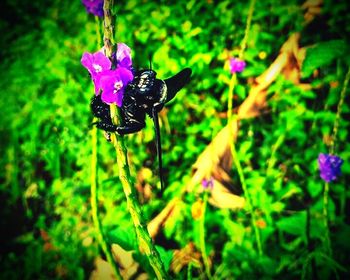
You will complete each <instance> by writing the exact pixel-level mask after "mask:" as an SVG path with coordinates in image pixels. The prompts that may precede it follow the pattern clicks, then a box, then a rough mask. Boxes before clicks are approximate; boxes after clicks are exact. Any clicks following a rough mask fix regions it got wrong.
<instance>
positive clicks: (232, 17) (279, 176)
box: [0, 0, 350, 279]
mask: <svg viewBox="0 0 350 280" xmlns="http://www.w3.org/2000/svg"><path fill="white" fill-rule="evenodd" d="M115 2H116V12H117V15H118V16H117V41H119V42H125V43H126V44H127V45H129V46H130V47H131V49H132V51H133V53H132V55H133V63H134V66H135V67H136V68H139V67H147V66H148V63H149V62H148V56H149V55H150V54H151V55H152V64H153V68H154V69H155V70H156V71H157V73H158V76H159V77H161V78H166V77H169V76H171V75H172V74H174V73H175V72H177V71H179V70H180V69H182V68H184V67H186V66H187V67H191V68H192V71H193V76H192V80H191V83H190V84H189V85H188V86H186V88H185V89H183V90H182V91H181V92H180V93H178V95H177V96H176V98H175V99H174V101H172V102H171V103H170V104H168V105H167V109H166V110H165V113H162V114H161V130H162V146H163V162H164V168H165V170H164V171H165V178H166V185H167V189H166V191H165V193H164V194H163V196H162V197H159V196H157V194H156V192H154V193H152V198H151V199H150V200H147V199H146V198H144V197H140V199H141V201H143V203H144V205H143V210H144V215H145V217H146V218H147V219H148V220H150V219H151V218H153V217H154V216H155V215H157V214H158V213H159V212H160V211H161V210H162V209H163V208H164V207H165V206H166V204H167V202H168V201H169V200H170V199H172V198H173V197H176V196H178V195H179V193H180V192H181V189H182V188H183V186H184V185H185V184H186V182H188V180H189V178H190V176H191V166H192V164H193V163H194V162H195V161H196V159H197V157H198V156H199V155H200V153H201V152H202V151H203V150H204V149H205V147H206V146H207V145H208V144H209V143H210V141H211V139H212V138H213V136H215V135H216V134H217V133H218V132H219V131H220V130H221V129H222V128H223V127H224V126H225V124H226V121H227V120H226V119H225V118H223V117H221V116H222V114H221V113H223V112H226V110H227V98H228V92H227V91H228V85H227V81H228V80H229V79H230V73H229V71H228V70H227V69H226V68H225V67H224V65H225V63H226V61H227V58H228V55H229V54H230V55H237V54H238V51H239V46H240V42H241V40H242V38H243V36H244V28H245V21H246V17H247V12H248V8H249V3H248V2H247V3H245V2H243V1H209V0H208V1H194V0H189V1H176V3H175V2H173V3H170V4H169V3H167V1H136V0H135V1H125V2H124V3H120V2H119V1H115ZM324 2H325V3H324V4H323V5H322V12H321V14H318V15H316V16H315V19H314V20H313V21H312V22H311V23H309V24H305V22H304V18H303V15H304V13H305V9H302V8H301V5H302V3H301V2H300V1H296V0H292V1H277V0H270V1H257V3H256V7H255V11H254V14H253V22H252V27H251V30H250V33H249V34H250V35H249V38H248V45H247V50H246V52H245V54H244V59H245V60H246V62H247V65H248V66H247V68H246V70H245V71H244V72H243V73H242V74H241V75H239V76H238V80H239V85H238V86H236V88H235V95H236V96H237V98H236V99H235V101H234V102H235V105H237V104H241V103H242V102H243V100H244V99H245V98H246V97H247V95H248V92H249V88H250V86H251V82H250V79H251V78H254V77H256V76H258V75H260V74H261V73H263V72H264V70H266V69H267V68H268V67H269V65H270V64H271V63H272V62H273V60H274V59H275V58H276V56H277V55H278V52H279V50H280V47H281V46H282V45H283V43H284V42H285V41H286V40H287V38H288V37H289V35H290V34H292V33H294V32H301V45H302V46H312V47H310V48H308V49H307V53H306V58H305V62H304V64H303V68H302V69H301V73H302V82H304V83H310V84H311V85H312V89H310V90H303V89H301V88H300V87H298V86H296V85H294V84H292V83H291V82H290V81H287V80H285V78H283V77H279V78H278V79H277V80H276V82H274V83H273V84H272V85H271V86H270V88H269V90H268V91H269V96H275V98H271V99H270V100H269V108H270V110H269V113H268V114H265V115H262V116H259V117H258V118H254V119H247V120H244V121H242V122H241V126H240V130H239V135H238V142H237V149H238V153H239V155H240V159H241V162H242V164H243V167H244V172H245V176H246V179H247V185H248V188H249V191H250V194H251V196H252V198H253V204H254V206H255V209H256V214H257V216H258V217H259V219H260V220H261V221H264V222H263V223H262V224H261V228H260V231H261V234H262V241H263V251H264V254H263V256H258V255H257V253H256V250H255V249H254V248H255V239H254V234H253V230H252V227H251V225H250V217H249V216H250V214H249V213H247V212H246V211H244V210H237V211H230V210H228V209H219V208H215V207H213V206H209V208H208V209H207V216H206V242H207V244H206V248H207V253H208V255H209V256H210V257H211V265H212V273H213V274H214V278H215V277H216V278H215V279H300V278H301V275H303V274H304V275H307V277H309V278H310V277H311V272H310V271H311V268H312V269H313V270H316V272H314V273H317V275H318V277H319V279H334V278H333V277H334V275H335V274H334V273H335V271H336V273H338V274H339V277H341V279H345V278H346V277H349V276H350V274H349V271H348V270H346V269H348V268H349V265H350V263H349V258H348V256H349V253H350V251H349V249H350V243H349V241H348V237H349V233H350V225H349V224H350V219H349V215H348V213H349V209H350V208H349V205H350V204H349V196H350V193H349V190H348V189H346V183H347V182H349V175H350V164H349V158H350V145H349V142H348V139H349V127H350V124H349V118H348V117H349V104H350V102H349V95H348V94H347V95H346V100H345V103H344V105H343V107H342V110H343V111H342V113H343V114H342V117H341V120H340V126H339V132H338V141H337V143H336V151H337V154H338V155H339V156H340V157H342V158H343V160H344V164H343V168H342V173H343V174H342V176H341V177H340V179H339V180H338V181H337V182H335V183H332V184H331V190H330V201H329V203H330V207H329V218H330V229H331V240H332V244H333V253H334V255H333V258H334V260H332V259H330V258H329V257H327V256H324V255H322V252H323V239H324V228H323V218H322V205H323V204H322V203H323V202H322V201H323V186H324V185H323V182H322V180H321V179H320V178H319V175H318V168H317V156H318V154H319V153H320V152H323V153H326V152H327V151H328V148H329V137H330V135H331V134H332V129H333V124H334V120H335V116H336V110H337V104H338V101H339V96H340V91H341V88H342V83H343V81H344V77H345V74H346V72H347V68H348V67H349V61H350V60H349V47H348V46H349V37H348V34H349V32H350V30H349V28H350V26H349V24H347V23H348V22H349V14H348V13H347V11H348V10H349V4H347V2H346V1H342V2H337V3H332V1H330V0H329V1H324ZM0 5H1V9H0V10H1V19H0V30H1V34H2V36H1V40H0V44H1V45H0V47H1V51H0V59H1V65H0V69H1V73H2V78H1V79H0V89H1V100H0V112H1V121H0V137H1V145H0V153H1V155H2V157H1V158H0V166H1V169H0V183H1V186H0V201H1V204H2V207H1V210H0V213H1V224H0V228H1V231H2V240H1V256H0V263H1V265H0V266H1V268H0V278H1V279H87V278H88V277H89V275H90V274H91V272H92V270H93V269H94V259H95V258H96V257H97V256H99V255H100V254H101V253H100V251H99V249H98V244H97V241H96V239H95V232H94V228H93V224H92V220H91V209H90V181H89V180H90V179H89V174H90V156H91V137H90V129H91V122H92V115H91V113H90V109H89V102H90V98H91V96H92V94H93V85H92V83H91V81H90V78H89V75H88V73H87V71H86V70H85V69H84V68H83V67H82V66H81V64H80V58H81V55H82V53H83V52H84V51H89V52H95V51H96V50H98V49H99V48H100V47H102V46H98V43H97V42H98V41H97V37H98V36H97V34H96V32H97V30H98V28H97V29H96V21H95V19H94V17H93V16H92V15H88V14H86V12H85V9H84V7H83V6H82V4H81V3H80V1H58V0H56V1H50V2H48V1H43V0H37V1H29V0H26V1H23V0H22V1H19V0H16V1H15V0H11V1H10V0H8V1H3V2H2V3H1V4H0ZM262 54H263V55H262ZM316 72H317V75H316V74H315V73H316ZM102 135H103V134H102V132H99V138H100V143H99V166H98V172H99V183H100V185H99V210H100V217H101V221H102V224H103V227H104V229H105V231H106V232H107V233H108V234H107V236H108V241H109V242H110V244H112V243H117V244H119V245H120V246H121V247H123V248H124V249H125V250H131V249H136V243H135V242H136V241H135V239H134V238H133V236H132V235H131V234H130V232H131V228H132V224H131V221H130V217H129V213H128V212H127V211H126V203H125V200H124V193H123V191H122V187H121V185H120V182H119V180H118V176H117V174H116V159H115V152H114V150H113V147H112V145H110V144H109V143H108V142H106V141H104V138H103V136H102ZM127 146H128V150H129V157H130V162H131V172H132V174H133V176H134V177H135V178H139V177H138V174H140V173H141V171H144V170H145V169H147V170H148V169H151V170H157V157H156V152H155V143H154V133H153V126H152V122H151V121H150V120H147V126H146V128H145V129H144V130H143V131H142V132H140V133H138V134H135V135H130V136H127ZM272 151H273V152H272ZM231 176H232V182H233V184H234V185H235V186H236V188H239V187H240V183H239V178H238V176H237V173H236V171H235V170H234V168H232V172H231ZM145 183H147V184H150V185H152V186H154V188H153V190H155V189H156V188H155V186H156V185H157V183H158V176H157V172H154V173H153V174H152V175H151V176H146V177H145V178H144V181H143V184H145ZM140 196H141V194H140ZM196 200H197V195H196V194H186V197H185V199H184V201H183V202H181V203H182V204H181V207H180V209H181V211H179V212H178V213H174V215H173V217H172V218H171V220H170V221H169V222H168V223H167V224H166V227H165V228H164V232H163V233H162V237H161V238H159V240H158V239H157V240H156V242H157V244H158V245H159V246H158V249H159V251H160V253H161V256H162V258H163V261H164V262H165V263H166V267H169V265H170V262H171V258H172V252H173V251H174V250H175V249H181V248H184V247H185V246H187V245H188V244H189V243H190V242H194V244H195V245H196V248H197V251H198V250H199V245H198V244H199V241H198V235H199V234H198V225H197V222H196V221H194V220H193V217H192V215H191V206H192V204H193V203H194V202H195V201H196ZM135 258H136V259H137V260H138V261H139V262H140V263H141V264H144V265H142V267H143V268H144V269H145V270H146V271H148V270H149V267H148V266H147V262H145V260H142V258H141V257H140V256H138V257H135ZM344 268H346V269H344ZM148 272H149V271H148ZM149 273H151V272H149ZM191 273H192V277H193V279H197V278H198V279H199V277H200V275H201V273H203V271H201V270H200V269H199V268H198V267H196V266H193V267H192V270H191ZM187 275H188V268H183V269H182V270H181V271H180V272H179V273H178V274H177V275H176V276H175V275H173V276H174V277H176V278H177V279H186V277H187ZM203 275H204V274H203ZM343 277H344V278H343Z"/></svg>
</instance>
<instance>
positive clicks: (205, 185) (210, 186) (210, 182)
mask: <svg viewBox="0 0 350 280" xmlns="http://www.w3.org/2000/svg"><path fill="white" fill-rule="evenodd" d="M202 187H203V189H204V190H207V189H210V190H212V189H213V187H214V179H213V177H210V178H209V179H208V180H207V179H205V178H204V179H203V180H202Z"/></svg>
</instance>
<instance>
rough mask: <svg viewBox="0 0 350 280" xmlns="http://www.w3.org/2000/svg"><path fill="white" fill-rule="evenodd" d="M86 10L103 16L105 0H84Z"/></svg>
mask: <svg viewBox="0 0 350 280" xmlns="http://www.w3.org/2000/svg"><path fill="white" fill-rule="evenodd" d="M81 2H82V3H83V5H84V6H85V8H86V11H87V12H88V13H90V14H93V15H95V16H98V17H103V0H82V1H81Z"/></svg>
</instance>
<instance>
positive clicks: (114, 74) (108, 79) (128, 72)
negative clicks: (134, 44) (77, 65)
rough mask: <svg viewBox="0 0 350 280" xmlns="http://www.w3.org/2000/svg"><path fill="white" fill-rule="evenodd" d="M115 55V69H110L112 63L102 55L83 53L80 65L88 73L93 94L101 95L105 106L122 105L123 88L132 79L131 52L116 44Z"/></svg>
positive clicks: (122, 45) (100, 53)
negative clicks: (93, 89)
mask: <svg viewBox="0 0 350 280" xmlns="http://www.w3.org/2000/svg"><path fill="white" fill-rule="evenodd" d="M117 46H118V48H117V49H118V50H117V54H116V61H117V67H116V68H115V69H111V67H112V63H111V61H110V60H109V59H108V57H106V56H105V55H104V53H103V49H102V50H100V51H98V52H96V53H93V54H91V53H88V52H85V53H84V54H83V56H82V58H81V64H82V65H83V66H84V67H85V68H86V69H87V70H88V71H89V73H90V75H91V79H92V81H93V83H94V86H95V94H96V95H99V94H100V91H102V93H101V99H102V101H103V102H105V103H107V104H116V105H117V106H119V107H120V106H121V105H122V101H123V96H124V90H125V87H126V86H127V85H128V83H129V82H131V81H132V80H133V78H134V75H133V73H132V61H131V50H130V48H129V47H128V46H127V45H125V44H124V43H118V45H117Z"/></svg>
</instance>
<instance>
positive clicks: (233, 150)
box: [227, 0, 263, 255]
mask: <svg viewBox="0 0 350 280" xmlns="http://www.w3.org/2000/svg"><path fill="white" fill-rule="evenodd" d="M255 2H256V0H251V1H250V6H249V12H248V17H247V23H246V28H245V32H244V38H243V40H242V42H241V49H240V53H239V58H240V59H242V57H243V54H244V50H245V48H246V46H247V40H248V34H249V30H250V26H251V21H252V18H253V11H254V6H255ZM236 83H237V76H236V74H235V73H234V74H232V77H231V80H230V85H229V94H228V106H227V107H228V112H227V119H228V125H229V135H230V139H231V141H230V149H231V154H232V158H233V162H234V164H235V167H236V169H237V172H238V175H239V179H240V181H241V184H242V188H243V192H244V195H245V198H246V201H247V208H248V211H249V212H250V213H251V223H252V226H253V229H254V233H255V238H256V242H257V247H258V253H259V255H262V253H263V251H262V245H261V238H260V232H259V229H258V227H257V225H256V217H255V213H254V207H253V204H252V201H251V198H250V195H249V192H248V188H247V185H246V182H245V178H244V172H243V169H242V166H241V163H240V160H239V158H238V153H237V151H236V147H235V143H234V142H235V140H234V139H233V131H232V124H233V122H234V121H237V115H234V116H232V107H233V106H232V103H233V91H234V88H235V85H236Z"/></svg>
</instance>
